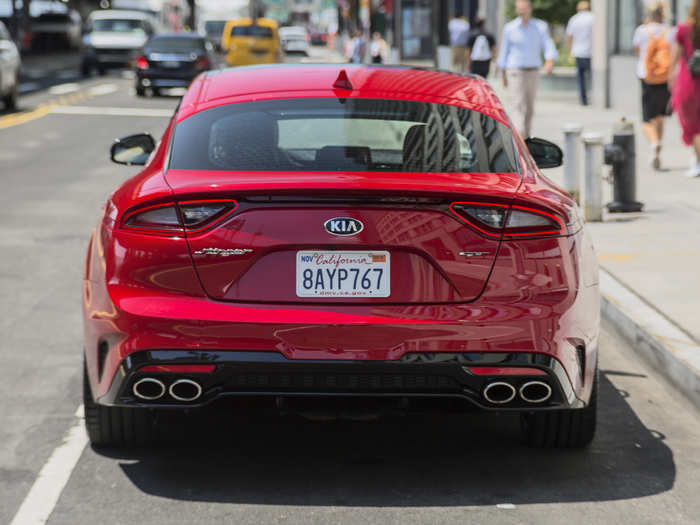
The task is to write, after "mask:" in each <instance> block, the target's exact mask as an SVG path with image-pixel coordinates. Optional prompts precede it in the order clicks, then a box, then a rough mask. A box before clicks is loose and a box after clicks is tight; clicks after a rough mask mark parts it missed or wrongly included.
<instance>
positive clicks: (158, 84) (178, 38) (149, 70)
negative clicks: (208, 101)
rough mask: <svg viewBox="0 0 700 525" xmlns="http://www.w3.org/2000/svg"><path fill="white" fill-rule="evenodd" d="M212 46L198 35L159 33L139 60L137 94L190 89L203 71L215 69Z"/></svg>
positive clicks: (151, 39) (149, 42)
mask: <svg viewBox="0 0 700 525" xmlns="http://www.w3.org/2000/svg"><path fill="white" fill-rule="evenodd" d="M211 50H212V48H211V44H210V43H209V42H207V40H206V38H205V37H203V36H201V35H198V34H194V33H175V34H159V35H155V36H153V37H151V38H150V39H149V41H148V42H147V43H146V45H145V46H144V50H143V55H142V56H141V57H139V58H138V60H137V61H136V94H137V95H138V96H140V97H142V96H144V95H145V94H146V90H147V89H151V90H153V94H158V91H159V90H160V88H171V87H187V86H189V85H190V82H192V80H194V78H195V77H196V76H197V75H199V74H200V73H201V72H202V71H207V70H209V69H211V67H212V57H211Z"/></svg>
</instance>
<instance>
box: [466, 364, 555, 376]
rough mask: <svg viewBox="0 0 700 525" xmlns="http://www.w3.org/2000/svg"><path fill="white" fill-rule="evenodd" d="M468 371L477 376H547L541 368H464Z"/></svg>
mask: <svg viewBox="0 0 700 525" xmlns="http://www.w3.org/2000/svg"><path fill="white" fill-rule="evenodd" d="M464 369H465V370H466V371H469V372H471V373H472V374H474V375H476V376H546V375H547V372H545V371H544V370H540V369H539V368H521V367H514V366H513V367H491V366H474V367H471V368H468V367H466V366H465V367H464Z"/></svg>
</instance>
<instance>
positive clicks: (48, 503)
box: [10, 405, 88, 525]
mask: <svg viewBox="0 0 700 525" xmlns="http://www.w3.org/2000/svg"><path fill="white" fill-rule="evenodd" d="M75 415H76V417H77V418H78V421H77V422H76V423H75V424H74V425H73V426H72V427H71V428H70V430H69V431H68V433H67V434H66V437H65V439H64V440H63V443H62V444H61V445H59V446H58V447H56V449H54V451H53V453H52V454H51V457H49V459H48V461H47V462H46V463H45V464H44V466H43V467H42V469H41V472H39V475H38V476H37V478H36V481H34V485H32V488H31V489H30V490H29V493H28V494H27V496H26V497H25V498H24V501H23V502H22V505H20V507H19V510H18V511H17V514H15V517H14V518H13V519H12V522H10V525H40V524H43V523H46V521H47V520H48V519H49V516H50V515H51V513H52V512H53V509H54V507H55V506H56V503H57V502H58V498H60V497H61V493H62V492H63V488H64V487H65V486H66V483H68V480H69V479H70V475H71V473H72V472H73V469H74V468H75V465H76V464H77V463H78V460H79V459H80V456H81V455H82V453H83V449H85V445H87V442H88V437H87V434H86V432H85V426H84V423H83V405H80V406H79V407H78V410H76V412H75Z"/></svg>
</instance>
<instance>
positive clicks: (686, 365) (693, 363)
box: [600, 268, 700, 410]
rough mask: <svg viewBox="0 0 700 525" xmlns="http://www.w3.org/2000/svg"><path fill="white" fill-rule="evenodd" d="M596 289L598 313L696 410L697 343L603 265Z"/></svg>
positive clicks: (699, 391) (699, 397)
mask: <svg viewBox="0 0 700 525" xmlns="http://www.w3.org/2000/svg"><path fill="white" fill-rule="evenodd" d="M600 291H601V313H602V315H603V316H604V317H605V318H607V319H608V320H609V321H610V322H612V323H613V324H614V325H615V326H616V327H617V328H618V330H619V331H620V333H621V334H622V335H623V336H624V337H625V338H626V339H628V340H629V341H630V343H631V344H632V347H633V348H634V349H635V350H636V351H637V352H638V353H639V355H640V356H641V357H642V358H644V359H646V360H647V361H648V362H649V363H650V364H651V365H652V366H654V367H655V368H656V369H658V370H659V371H660V372H661V373H663V374H664V376H666V378H667V379H668V380H669V381H670V382H671V383H672V384H673V385H674V386H675V387H676V388H677V389H678V390H679V391H680V392H681V393H682V394H683V395H685V396H686V397H687V398H688V399H690V401H691V402H692V403H693V404H694V405H695V407H696V408H697V409H698V410H700V344H698V342H697V341H695V340H694V339H693V338H692V337H691V336H690V335H689V334H687V333H686V332H685V331H684V330H683V329H682V328H680V327H678V326H677V325H675V324H674V323H673V322H672V321H671V320H669V319H667V318H666V317H665V316H664V315H662V314H661V313H659V312H658V311H657V310H656V309H654V308H653V307H652V306H650V305H649V304H647V303H646V302H645V301H644V300H643V299H642V298H640V297H639V296H638V295H637V294H635V293H634V292H633V291H632V290H630V289H629V288H627V287H626V286H625V285H624V284H622V283H621V282H620V281H618V280H617V279H616V278H615V277H613V276H612V274H610V273H609V272H608V271H606V270H605V269H603V268H601V270H600ZM603 351H605V350H603Z"/></svg>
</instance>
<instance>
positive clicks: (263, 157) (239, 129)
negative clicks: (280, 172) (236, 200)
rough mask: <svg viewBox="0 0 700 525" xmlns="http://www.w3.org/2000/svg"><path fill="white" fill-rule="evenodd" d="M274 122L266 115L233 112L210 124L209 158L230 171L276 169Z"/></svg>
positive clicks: (275, 126)
mask: <svg viewBox="0 0 700 525" xmlns="http://www.w3.org/2000/svg"><path fill="white" fill-rule="evenodd" d="M278 133H279V130H278V126H277V120H276V119H275V118H274V117H272V116H270V115H269V114H267V113H264V112H260V111H253V112H248V113H236V114H233V115H231V116H229V117H226V118H223V119H221V120H218V121H217V122H215V123H214V124H213V125H212V129H211V136H210V139H209V157H210V159H211V160H212V162H213V163H214V164H216V165H218V166H220V167H222V168H225V169H230V170H246V169H276V168H277V161H278V150H277V142H278Z"/></svg>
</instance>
